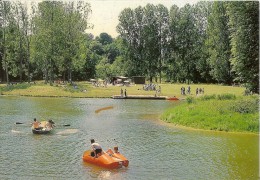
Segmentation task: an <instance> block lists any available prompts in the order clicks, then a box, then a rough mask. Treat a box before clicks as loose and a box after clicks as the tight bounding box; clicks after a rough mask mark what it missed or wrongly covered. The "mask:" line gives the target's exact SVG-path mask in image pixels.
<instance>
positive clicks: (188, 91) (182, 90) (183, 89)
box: [181, 86, 191, 95]
mask: <svg viewBox="0 0 260 180" xmlns="http://www.w3.org/2000/svg"><path fill="white" fill-rule="evenodd" d="M190 93H191V88H190V86H188V87H187V94H190ZM181 95H186V92H185V87H183V86H182V87H181Z"/></svg>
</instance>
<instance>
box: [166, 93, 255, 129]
mask: <svg viewBox="0 0 260 180" xmlns="http://www.w3.org/2000/svg"><path fill="white" fill-rule="evenodd" d="M258 103H259V101H258V96H250V97H242V96H239V97H237V98H236V99H222V100H219V99H217V98H216V99H209V100H205V99H204V100H203V99H197V100H195V101H194V100H193V101H192V102H190V103H188V102H185V103H183V104H181V105H179V106H177V107H174V108H171V109H168V110H167V111H166V112H165V113H164V114H163V115H162V116H161V119H162V120H164V121H166V122H171V123H174V124H175V125H182V126H189V127H193V128H199V129H206V130H219V131H232V132H254V133H258V131H259V121H258V120H259V113H258Z"/></svg>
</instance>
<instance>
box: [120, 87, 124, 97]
mask: <svg viewBox="0 0 260 180" xmlns="http://www.w3.org/2000/svg"><path fill="white" fill-rule="evenodd" d="M123 93H124V92H123V89H122V88H121V97H123Z"/></svg>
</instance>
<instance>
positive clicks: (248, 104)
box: [231, 98, 259, 114]
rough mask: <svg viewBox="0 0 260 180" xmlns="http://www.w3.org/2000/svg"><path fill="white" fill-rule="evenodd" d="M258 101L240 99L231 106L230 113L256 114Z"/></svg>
mask: <svg viewBox="0 0 260 180" xmlns="http://www.w3.org/2000/svg"><path fill="white" fill-rule="evenodd" d="M258 105H259V99H253V98H252V99H241V100H239V101H237V102H235V103H234V104H233V106H232V107H231V109H232V111H234V112H238V113H241V114H249V113H258V111H259V108H258Z"/></svg>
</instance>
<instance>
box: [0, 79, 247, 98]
mask: <svg viewBox="0 0 260 180" xmlns="http://www.w3.org/2000/svg"><path fill="white" fill-rule="evenodd" d="M77 85H78V87H79V88H78V89H73V87H71V86H65V87H64V86H56V85H54V86H50V85H46V84H44V83H43V82H37V83H36V84H32V85H26V84H21V85H13V86H12V87H10V88H7V87H6V85H4V84H1V85H0V88H1V87H2V88H1V89H2V90H1V89H0V92H1V93H2V94H4V95H24V96H57V97H59V96H61V97H102V98H103V97H111V96H112V95H119V94H120V89H121V87H119V86H108V87H106V88H105V87H93V86H92V85H91V84H90V83H86V82H77ZM160 86H161V94H160V95H161V96H169V97H172V96H176V97H180V98H184V97H186V96H182V95H181V93H180V88H181V87H182V86H184V87H185V88H187V85H184V84H160ZM122 88H123V89H127V94H129V95H154V94H155V92H154V91H144V90H142V88H143V86H142V85H133V86H130V87H125V86H123V87H122ZM196 88H204V91H205V94H207V95H210V94H223V93H227V92H229V93H233V94H235V95H242V93H243V92H244V88H242V87H231V86H220V85H204V84H202V85H191V93H192V94H191V96H195V90H196ZM85 89H86V90H87V91H86V92H82V90H85Z"/></svg>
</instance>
